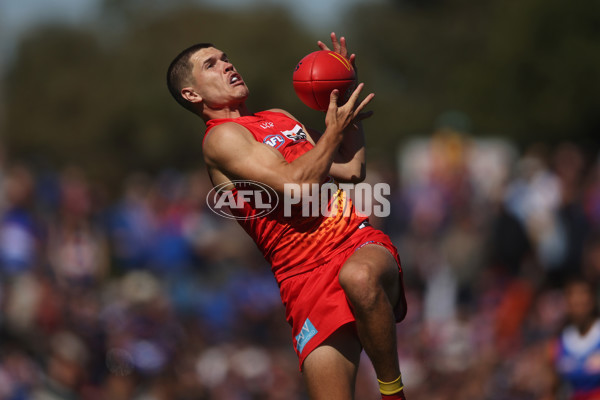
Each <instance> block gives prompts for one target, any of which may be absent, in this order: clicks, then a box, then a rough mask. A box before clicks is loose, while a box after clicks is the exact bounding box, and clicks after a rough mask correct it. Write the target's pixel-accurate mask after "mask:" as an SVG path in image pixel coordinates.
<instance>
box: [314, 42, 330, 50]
mask: <svg viewBox="0 0 600 400" xmlns="http://www.w3.org/2000/svg"><path fill="white" fill-rule="evenodd" d="M317 46H319V48H320V49H321V50H329V47H327V45H326V44H325V43H323V42H321V41H320V40H319V41H317Z"/></svg>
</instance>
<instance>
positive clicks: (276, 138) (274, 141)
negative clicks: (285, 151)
mask: <svg viewBox="0 0 600 400" xmlns="http://www.w3.org/2000/svg"><path fill="white" fill-rule="evenodd" d="M263 143H264V144H266V145H269V146H271V147H275V148H276V149H277V148H279V146H281V145H282V144H284V143H285V139H284V138H283V136H281V135H269V136H267V137H266V138H264V139H263Z"/></svg>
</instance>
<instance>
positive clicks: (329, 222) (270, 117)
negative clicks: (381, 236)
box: [205, 111, 367, 283]
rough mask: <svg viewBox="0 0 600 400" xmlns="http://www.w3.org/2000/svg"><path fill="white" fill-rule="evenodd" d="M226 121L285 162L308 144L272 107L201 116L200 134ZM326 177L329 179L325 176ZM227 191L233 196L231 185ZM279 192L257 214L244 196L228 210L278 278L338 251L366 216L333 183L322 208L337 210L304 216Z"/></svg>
mask: <svg viewBox="0 0 600 400" xmlns="http://www.w3.org/2000/svg"><path fill="white" fill-rule="evenodd" d="M226 122H235V123H237V124H240V125H242V126H244V127H245V128H246V129H248V130H249V131H250V133H251V134H252V136H253V137H254V138H255V139H256V140H257V141H258V142H261V143H263V144H264V145H265V146H271V147H273V148H275V149H277V151H279V152H280V153H281V155H282V156H283V157H284V158H285V160H286V161H287V162H288V163H291V162H292V161H294V160H295V159H296V158H298V157H299V156H300V155H302V154H304V153H306V152H307V151H309V150H310V149H311V148H312V147H313V145H312V144H311V143H310V142H309V141H308V140H307V137H306V133H305V132H304V131H303V129H302V126H301V125H300V124H299V123H298V122H297V121H295V120H294V119H292V118H289V117H288V116H287V115H285V114H282V113H278V112H272V111H263V112H258V113H256V114H254V115H251V116H243V117H238V118H224V119H215V120H210V121H208V122H207V129H206V133H205V137H206V135H207V134H208V132H209V131H210V130H211V129H212V128H214V127H215V126H217V125H220V124H223V123H226ZM329 182H334V181H333V179H331V178H330V179H329ZM232 193H233V195H234V196H237V190H236V189H233V190H232ZM282 198H283V196H282V195H281V194H280V195H279V200H281V201H279V202H278V204H277V205H276V206H274V210H273V211H272V212H270V213H268V214H266V215H261V211H260V210H257V207H256V204H254V202H253V201H251V200H249V199H244V200H245V201H244V203H243V207H240V208H236V209H235V210H234V209H232V210H231V213H232V214H234V215H235V217H236V220H237V221H238V223H239V224H240V225H241V226H242V228H244V230H245V231H246V232H247V233H248V234H249V235H250V237H251V238H252V239H253V240H254V242H255V243H256V245H257V246H258V248H259V249H260V251H261V252H262V254H263V256H264V257H265V259H266V260H267V261H268V262H269V263H270V264H271V269H272V271H273V274H274V275H275V278H276V280H277V282H278V283H281V282H282V281H283V280H284V279H286V278H288V277H290V276H294V275H297V274H301V273H303V272H307V271H310V270H311V269H313V268H315V267H317V266H318V265H319V264H320V263H321V262H323V261H324V260H325V259H327V258H328V257H330V256H331V255H333V254H335V253H337V252H338V251H340V250H341V249H342V248H343V247H344V244H345V242H346V241H347V239H349V238H350V237H351V236H352V234H353V233H355V232H356V230H357V229H358V228H359V225H361V223H362V222H363V221H365V220H366V219H367V218H366V217H365V216H361V215H359V214H358V213H357V212H356V210H355V208H354V205H353V203H352V200H351V199H350V198H349V197H348V195H347V193H346V192H344V191H343V190H341V189H337V188H336V190H332V191H331V195H330V196H329V197H328V199H327V203H328V204H327V209H328V210H329V211H330V212H331V211H332V210H333V211H335V210H334V209H337V210H338V212H331V215H326V214H325V215H321V213H320V212H318V213H316V214H317V215H314V214H315V213H309V216H303V215H302V207H299V206H294V207H291V208H290V207H289V206H288V207H287V209H286V207H284V202H283V199H282ZM246 200H248V201H246ZM339 210H343V211H339ZM305 215H306V214H305Z"/></svg>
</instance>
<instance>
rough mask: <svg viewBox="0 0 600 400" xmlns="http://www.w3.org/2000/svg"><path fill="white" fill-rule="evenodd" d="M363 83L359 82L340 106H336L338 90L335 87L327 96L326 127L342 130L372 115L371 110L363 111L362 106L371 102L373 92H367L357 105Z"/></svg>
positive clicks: (373, 95)
mask: <svg viewBox="0 0 600 400" xmlns="http://www.w3.org/2000/svg"><path fill="white" fill-rule="evenodd" d="M364 86H365V85H364V83H361V84H359V85H358V86H357V87H356V89H354V91H353V92H352V95H350V97H349V98H348V101H347V102H346V103H345V104H344V105H341V106H338V99H339V96H340V92H339V90H337V89H335V90H334V91H332V92H331V96H330V97H329V108H328V109H327V114H326V115H325V125H326V126H327V128H331V129H334V130H339V132H343V131H344V130H345V129H346V128H348V127H350V128H352V127H353V126H354V125H357V124H358V123H359V122H360V121H362V120H363V119H365V118H368V117H370V116H371V115H372V112H370V111H368V112H363V110H364V108H365V107H366V106H367V104H369V103H370V102H371V100H372V99H373V97H375V94H374V93H369V94H368V95H367V96H366V97H365V98H364V99H363V100H362V101H361V102H360V103H359V104H358V105H357V102H358V97H359V95H360V92H361V91H362V89H363V87H364Z"/></svg>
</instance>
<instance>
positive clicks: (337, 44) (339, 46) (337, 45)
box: [317, 32, 356, 71]
mask: <svg viewBox="0 0 600 400" xmlns="http://www.w3.org/2000/svg"><path fill="white" fill-rule="evenodd" d="M330 36H331V45H332V46H333V51H335V52H336V53H338V54H340V55H341V56H342V57H344V58H346V59H347V60H349V61H350V63H351V64H352V67H354V70H355V71H356V63H355V60H356V54H351V55H350V57H348V47H347V46H346V38H345V37H343V36H342V37H340V40H339V41H338V38H337V35H336V34H335V32H331V35H330ZM317 45H318V46H319V48H320V49H321V50H329V51H331V49H330V48H329V47H327V45H326V44H325V43H323V42H321V41H320V40H319V41H318V42H317Z"/></svg>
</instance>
